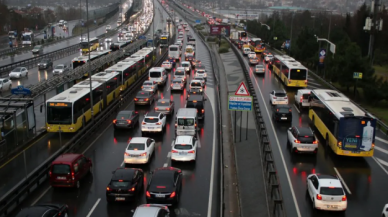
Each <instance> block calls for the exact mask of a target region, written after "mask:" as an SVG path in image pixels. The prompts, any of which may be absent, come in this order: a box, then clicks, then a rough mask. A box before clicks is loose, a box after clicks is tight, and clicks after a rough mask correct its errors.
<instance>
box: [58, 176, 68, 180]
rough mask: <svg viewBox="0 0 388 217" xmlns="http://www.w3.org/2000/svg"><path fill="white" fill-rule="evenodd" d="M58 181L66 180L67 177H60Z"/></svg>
mask: <svg viewBox="0 0 388 217" xmlns="http://www.w3.org/2000/svg"><path fill="white" fill-rule="evenodd" d="M57 179H59V180H66V177H62V176H58V177H57Z"/></svg>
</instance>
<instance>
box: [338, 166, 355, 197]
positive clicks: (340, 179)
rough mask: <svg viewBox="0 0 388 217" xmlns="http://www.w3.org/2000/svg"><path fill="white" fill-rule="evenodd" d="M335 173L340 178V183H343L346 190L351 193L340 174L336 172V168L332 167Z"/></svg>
mask: <svg viewBox="0 0 388 217" xmlns="http://www.w3.org/2000/svg"><path fill="white" fill-rule="evenodd" d="M334 171H335V173H337V176H338V178H339V179H340V180H341V182H342V184H343V185H344V187H345V189H346V190H347V191H348V193H349V194H352V192H351V191H350V190H349V188H348V185H347V184H346V183H345V181H344V179H343V178H342V176H341V174H340V173H339V172H338V170H337V168H335V167H334Z"/></svg>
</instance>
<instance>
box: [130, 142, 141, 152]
mask: <svg viewBox="0 0 388 217" xmlns="http://www.w3.org/2000/svg"><path fill="white" fill-rule="evenodd" d="M127 150H132V151H137V150H145V145H144V143H129V145H128V147H127Z"/></svg>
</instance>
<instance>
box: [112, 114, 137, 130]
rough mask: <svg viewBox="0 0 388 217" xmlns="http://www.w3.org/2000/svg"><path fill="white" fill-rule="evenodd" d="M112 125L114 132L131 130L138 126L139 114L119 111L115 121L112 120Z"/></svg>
mask: <svg viewBox="0 0 388 217" xmlns="http://www.w3.org/2000/svg"><path fill="white" fill-rule="evenodd" d="M113 124H114V128H115V130H116V129H129V128H133V127H134V126H135V125H136V124H139V113H138V112H136V111H131V110H123V111H120V112H119V113H118V114H117V116H116V119H114V120H113Z"/></svg>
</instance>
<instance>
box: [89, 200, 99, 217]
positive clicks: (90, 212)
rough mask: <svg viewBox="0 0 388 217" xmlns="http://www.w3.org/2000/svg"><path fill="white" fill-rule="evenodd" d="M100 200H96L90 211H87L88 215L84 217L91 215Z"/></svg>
mask: <svg viewBox="0 0 388 217" xmlns="http://www.w3.org/2000/svg"><path fill="white" fill-rule="evenodd" d="M100 200H101V198H98V199H97V201H96V203H95V204H94V206H93V207H92V209H91V210H90V211H89V213H88V215H87V216H86V217H90V216H91V215H92V213H93V211H94V210H95V209H96V207H97V205H98V204H99V203H100Z"/></svg>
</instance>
